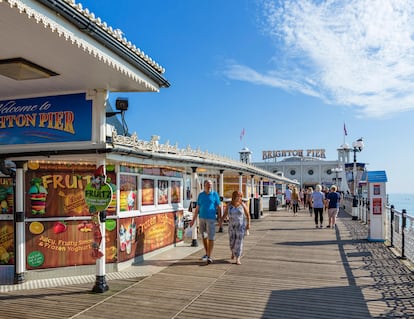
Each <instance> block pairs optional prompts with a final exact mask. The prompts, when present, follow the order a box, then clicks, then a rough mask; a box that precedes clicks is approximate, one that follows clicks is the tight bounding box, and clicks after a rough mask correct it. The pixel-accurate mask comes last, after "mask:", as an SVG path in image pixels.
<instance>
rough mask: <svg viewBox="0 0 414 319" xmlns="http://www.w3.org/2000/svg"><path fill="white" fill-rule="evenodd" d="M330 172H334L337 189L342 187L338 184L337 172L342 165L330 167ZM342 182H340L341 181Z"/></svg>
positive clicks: (339, 171) (340, 169) (340, 170)
mask: <svg viewBox="0 0 414 319" xmlns="http://www.w3.org/2000/svg"><path fill="white" fill-rule="evenodd" d="M331 171H332V172H334V173H335V184H336V186H337V187H338V188H339V189H342V187H339V185H338V174H339V173H341V172H342V167H335V168H332V169H331ZM341 184H342V183H341Z"/></svg>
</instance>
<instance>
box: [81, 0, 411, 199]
mask: <svg viewBox="0 0 414 319" xmlns="http://www.w3.org/2000/svg"><path fill="white" fill-rule="evenodd" d="M77 2H78V1H77ZM80 2H81V3H82V5H83V7H84V8H88V9H89V11H91V12H93V13H94V14H95V16H97V17H100V18H101V20H102V21H105V22H106V23H107V24H108V25H109V26H112V27H113V28H114V29H120V30H121V31H122V32H123V34H124V37H125V38H127V40H129V41H131V42H132V43H133V44H135V45H136V46H137V47H138V48H140V49H141V50H142V51H144V52H145V53H146V54H147V55H148V56H150V57H151V58H152V59H153V60H155V61H156V62H157V63H158V64H160V65H161V66H163V67H164V68H165V70H166V72H165V74H164V75H165V77H166V79H167V80H168V81H169V82H170V83H171V87H170V88H167V89H161V90H160V92H159V93H132V94H126V93H122V94H121V93H114V94H111V96H110V100H111V102H112V104H113V105H114V101H115V99H116V98H117V97H128V99H129V105H130V108H129V110H128V111H127V113H126V121H127V124H128V128H129V132H130V133H133V132H136V133H137V134H138V137H139V138H140V139H144V140H148V139H150V137H151V135H159V136H160V137H161V140H160V142H161V143H165V142H167V141H169V143H170V144H176V143H177V144H178V146H179V147H180V148H185V147H187V146H188V145H189V146H191V147H192V148H200V149H201V150H204V151H206V150H207V151H209V152H211V153H215V154H219V155H224V156H227V157H230V158H233V159H238V158H239V153H238V152H239V151H240V150H241V148H242V147H244V146H246V147H248V148H249V149H250V150H251V151H252V152H253V161H255V162H258V161H262V157H261V156H262V151H267V150H282V149H284V150H285V149H309V148H311V149H315V148H323V149H325V150H326V155H327V159H329V160H336V159H337V151H336V149H337V148H338V147H339V146H340V145H342V144H343V142H344V130H343V126H344V123H345V125H346V128H347V132H348V135H347V136H345V142H346V143H348V144H349V145H351V144H352V142H353V141H355V140H356V139H358V138H360V137H363V139H364V144H365V148H364V150H363V151H362V152H361V153H358V154H357V159H358V161H360V162H365V163H368V169H369V170H371V171H373V170H385V171H386V172H387V176H388V180H389V182H388V183H387V192H388V193H396V192H399V193H401V192H403V193H414V187H413V186H412V182H413V180H414V173H413V170H412V169H411V167H412V159H413V155H414V154H413V153H414V151H413V147H412V146H413V145H414V143H413V135H414V134H413V133H414V132H413V131H414V6H413V5H412V4H410V0H398V1H397V0H344V1H335V0H331V1H322V0H317V1H310V0H302V1H297V0H291V1H289V0H285V1H274V0H272V1H270V0H268V1H266V0H204V1H202V0H139V1H136V0H119V1H116V2H114V1H112V0H100V1H96V0H83V1H80ZM243 129H244V130H245V134H244V137H243V140H242V141H241V140H240V134H241V132H242V130H243ZM351 157H352V156H351Z"/></svg>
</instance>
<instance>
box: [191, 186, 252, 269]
mask: <svg viewBox="0 0 414 319" xmlns="http://www.w3.org/2000/svg"><path fill="white" fill-rule="evenodd" d="M212 186H213V183H212V181H211V180H206V181H205V182H204V190H203V192H201V193H200V194H199V195H198V198H197V206H196V208H195V211H194V214H193V219H192V221H191V222H190V227H193V225H194V223H195V221H196V220H197V217H199V230H200V233H201V236H202V239H203V245H204V250H205V255H204V256H203V257H202V258H201V259H202V260H203V261H205V262H207V264H211V263H213V258H212V253H213V247H214V239H215V234H216V217H218V219H219V225H222V221H223V220H226V219H228V233H229V246H230V251H231V259H232V260H233V259H235V263H236V264H237V265H240V264H241V260H240V259H241V256H242V252H243V240H244V237H245V235H246V234H248V231H249V229H250V212H249V209H248V207H247V205H246V204H245V203H244V202H243V194H242V193H241V192H239V191H234V192H233V193H232V196H231V202H230V203H229V204H228V205H227V206H226V208H225V210H224V213H223V214H221V206H220V198H219V196H218V194H217V192H215V191H213V190H212Z"/></svg>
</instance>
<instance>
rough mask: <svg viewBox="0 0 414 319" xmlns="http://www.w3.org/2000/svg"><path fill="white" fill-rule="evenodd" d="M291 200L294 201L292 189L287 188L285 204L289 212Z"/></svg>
mask: <svg viewBox="0 0 414 319" xmlns="http://www.w3.org/2000/svg"><path fill="white" fill-rule="evenodd" d="M291 200H292V191H291V190H290V187H289V186H287V187H286V190H285V202H286V209H287V211H289V208H290V201H291Z"/></svg>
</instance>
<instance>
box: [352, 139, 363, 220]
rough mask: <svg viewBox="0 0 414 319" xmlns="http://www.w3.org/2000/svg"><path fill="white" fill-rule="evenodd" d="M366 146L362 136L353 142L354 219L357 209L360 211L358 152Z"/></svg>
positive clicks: (353, 218) (355, 218)
mask: <svg viewBox="0 0 414 319" xmlns="http://www.w3.org/2000/svg"><path fill="white" fill-rule="evenodd" d="M363 148H364V142H363V140H362V137H361V138H359V139H357V140H356V141H355V142H353V143H352V151H353V152H354V167H353V171H352V175H353V176H352V177H353V184H354V185H353V186H354V187H353V195H354V198H353V201H352V220H357V219H358V217H357V211H358V197H357V159H356V153H357V152H361V151H362V149H363Z"/></svg>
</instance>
